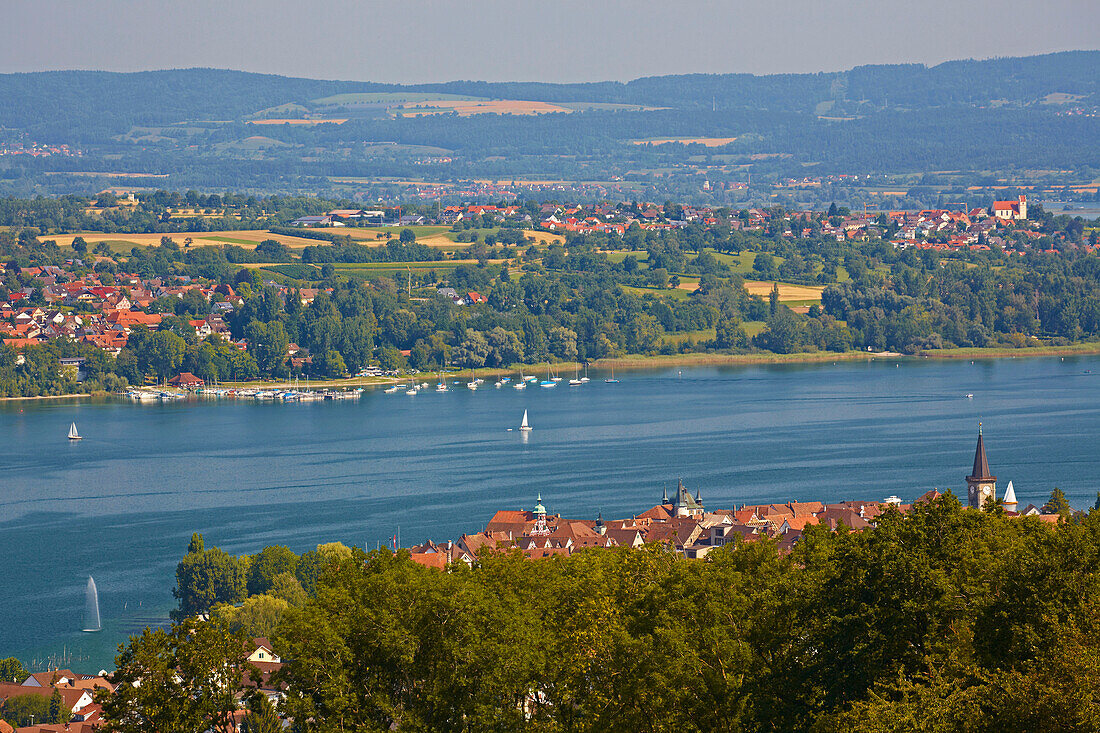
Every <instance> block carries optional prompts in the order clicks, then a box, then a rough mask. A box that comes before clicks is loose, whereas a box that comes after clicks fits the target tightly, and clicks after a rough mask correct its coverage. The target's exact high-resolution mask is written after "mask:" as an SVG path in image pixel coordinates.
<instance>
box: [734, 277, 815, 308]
mask: <svg viewBox="0 0 1100 733" xmlns="http://www.w3.org/2000/svg"><path fill="white" fill-rule="evenodd" d="M773 284H774V283H771V282H767V281H764V280H746V281H745V290H747V291H749V295H763V296H765V297H767V295H768V294H769V293H771V291H772V285H773ZM824 289H825V288H824V287H823V286H820V285H791V284H789V283H779V302H780V303H787V302H790V301H792V300H821V291H823V290H824Z"/></svg>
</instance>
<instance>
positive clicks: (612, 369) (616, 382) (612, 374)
mask: <svg viewBox="0 0 1100 733" xmlns="http://www.w3.org/2000/svg"><path fill="white" fill-rule="evenodd" d="M603 381H604V382H605V383H607V384H618V383H619V380H618V379H615V367H611V379H605V380H603Z"/></svg>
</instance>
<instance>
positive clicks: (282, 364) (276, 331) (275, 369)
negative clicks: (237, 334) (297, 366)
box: [245, 321, 290, 375]
mask: <svg viewBox="0 0 1100 733" xmlns="http://www.w3.org/2000/svg"><path fill="white" fill-rule="evenodd" d="M245 339H246V341H247V342H248V353H249V354H251V355H252V357H253V358H254V359H255V360H256V366H257V368H258V369H259V370H260V373H261V374H264V375H277V374H280V373H282V372H283V371H284V370H285V368H286V359H287V345H288V344H289V343H290V339H289V338H288V337H287V333H286V328H285V327H284V326H283V324H282V322H281V321H271V322H269V323H264V322H262V321H251V322H249V324H248V325H247V326H245Z"/></svg>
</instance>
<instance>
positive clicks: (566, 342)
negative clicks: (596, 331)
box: [548, 326, 577, 361]
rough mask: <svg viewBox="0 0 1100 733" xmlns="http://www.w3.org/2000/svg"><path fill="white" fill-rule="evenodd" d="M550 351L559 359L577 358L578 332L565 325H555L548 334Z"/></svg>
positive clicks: (570, 359)
mask: <svg viewBox="0 0 1100 733" xmlns="http://www.w3.org/2000/svg"><path fill="white" fill-rule="evenodd" d="M548 336H549V339H548V342H549V347H550V353H551V354H553V355H554V356H556V357H557V358H559V359H563V360H565V361H573V360H575V359H576V358H577V332H576V331H574V330H573V329H570V328H566V327H564V326H555V327H554V328H551V329H550V333H549V334H548Z"/></svg>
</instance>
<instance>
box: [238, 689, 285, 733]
mask: <svg viewBox="0 0 1100 733" xmlns="http://www.w3.org/2000/svg"><path fill="white" fill-rule="evenodd" d="M241 733H283V723H282V721H281V720H279V714H278V713H277V712H276V711H275V706H274V705H272V704H271V700H270V699H268V697H267V695H265V694H264V693H262V692H258V691H257V692H254V693H252V694H251V695H249V697H248V715H247V716H245V719H244V722H243V723H242V725H241Z"/></svg>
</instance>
